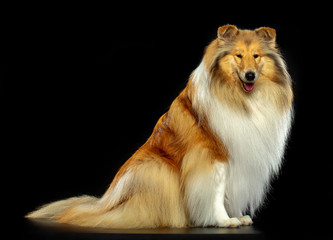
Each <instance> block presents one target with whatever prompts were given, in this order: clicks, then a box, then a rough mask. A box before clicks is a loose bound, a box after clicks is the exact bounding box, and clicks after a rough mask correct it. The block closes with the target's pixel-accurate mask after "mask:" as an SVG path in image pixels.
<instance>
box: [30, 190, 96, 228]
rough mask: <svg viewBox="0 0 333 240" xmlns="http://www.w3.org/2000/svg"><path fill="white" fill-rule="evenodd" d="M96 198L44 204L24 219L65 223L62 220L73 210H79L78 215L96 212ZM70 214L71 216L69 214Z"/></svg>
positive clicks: (80, 198) (85, 197) (87, 197)
mask: <svg viewBox="0 0 333 240" xmlns="http://www.w3.org/2000/svg"><path fill="white" fill-rule="evenodd" d="M97 203H98V198H96V197H91V196H86V195H84V196H80V197H72V198H68V199H65V200H60V201H56V202H52V203H49V204H45V205H43V206H41V207H40V208H38V209H37V210H35V211H33V212H30V213H28V214H27V215H26V216H25V217H26V218H42V219H49V220H53V221H57V222H65V221H62V219H63V218H64V217H65V216H67V217H69V215H73V210H74V209H76V210H79V211H78V212H77V213H76V215H77V214H78V213H80V214H82V213H84V212H85V213H86V214H87V213H90V214H92V213H93V212H96V210H97V211H98V204H97ZM71 213H72V214H71Z"/></svg>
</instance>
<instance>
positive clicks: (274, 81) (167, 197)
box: [27, 25, 293, 228]
mask: <svg viewBox="0 0 333 240" xmlns="http://www.w3.org/2000/svg"><path fill="white" fill-rule="evenodd" d="M275 36H276V35H275V30H274V29H272V28H267V27H262V28H258V29H256V30H254V31H250V30H239V29H238V28H237V27H235V26H233V25H224V26H222V27H220V28H219V29H218V33H217V38H216V39H215V40H213V41H212V42H211V43H210V44H209V45H208V46H207V48H206V50H205V54H204V57H203V59H202V62H201V63H200V65H199V66H198V67H197V69H195V70H194V71H193V73H192V75H191V77H190V79H189V81H188V84H187V86H186V87H185V89H184V90H183V91H182V92H181V93H180V94H179V96H178V97H177V98H176V99H175V100H174V101H173V103H172V104H171V106H170V109H169V110H168V112H167V113H165V114H164V115H163V116H162V117H161V118H160V119H159V120H158V122H157V124H156V126H155V128H154V131H153V133H152V135H151V136H150V138H149V139H148V140H147V142H146V143H145V144H144V145H143V146H142V147H141V148H140V149H138V150H137V151H136V153H135V154H134V155H133V156H132V157H131V158H130V159H128V160H127V161H126V162H125V164H124V165H123V166H122V167H121V168H120V170H119V171H118V173H117V175H116V176H115V178H114V180H113V181H112V183H111V185H110V187H109V189H108V190H107V191H106V193H105V194H104V195H103V196H102V197H101V198H94V197H89V196H82V197H75V198H70V199H67V200H61V201H58V202H54V203H50V204H47V205H45V206H42V207H41V208H40V209H38V210H36V211H34V212H32V213H30V214H28V215H27V217H29V218H48V219H52V220H54V221H57V222H60V223H70V224H77V225H81V226H90V227H106V228H157V227H178V228H180V227H190V226H201V227H204V226H216V227H237V226H240V225H249V224H252V220H251V218H250V217H249V216H244V214H246V213H249V214H251V215H253V214H254V213H255V211H256V209H258V208H259V207H260V205H261V204H262V202H263V200H264V197H265V193H266V191H267V190H268V188H269V182H270V179H271V178H272V177H273V176H274V175H275V174H276V173H277V172H278V170H279V168H280V165H281V161H282V158H283V153H284V148H285V144H286V140H287V137H288V133H289V130H290V125H291V122H292V100H293V93H292V88H291V79H290V76H289V74H288V72H287V70H286V66H285V63H284V61H283V59H282V58H281V55H280V53H279V51H278V49H277V47H276V43H275V38H276V37H275ZM247 71H253V72H254V73H255V77H256V79H255V81H254V85H252V84H253V83H249V82H247V80H246V79H245V77H244V76H245V74H246V72H247ZM249 86H250V87H249ZM253 86H254V87H253ZM251 89H253V90H251ZM248 90H249V91H248Z"/></svg>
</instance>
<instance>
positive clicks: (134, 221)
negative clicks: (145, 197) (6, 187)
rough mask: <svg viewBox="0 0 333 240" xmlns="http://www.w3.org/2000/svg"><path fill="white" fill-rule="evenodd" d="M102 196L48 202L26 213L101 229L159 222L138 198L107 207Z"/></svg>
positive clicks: (149, 225) (139, 226) (150, 224)
mask: <svg viewBox="0 0 333 240" xmlns="http://www.w3.org/2000/svg"><path fill="white" fill-rule="evenodd" d="M101 200H102V199H99V198H95V197H90V196H81V197H72V198H69V199H66V200H60V201H57V202H53V203H49V204H46V205H44V206H42V207H40V208H39V209H37V210H36V211H33V212H31V213H29V214H28V215H26V217H27V218H41V219H48V220H52V221H54V222H58V223H69V224H74V225H78V226H85V227H102V228H154V227H157V226H159V225H160V221H159V220H158V219H157V218H156V219H155V218H152V217H151V215H149V214H148V213H149V212H150V211H147V209H146V208H145V209H141V208H140V207H139V206H140V205H141V204H139V203H138V201H135V200H134V201H133V200H130V201H128V202H126V203H125V202H123V203H121V204H120V205H119V206H117V207H111V208H110V207H107V206H106V204H105V203H103V201H101Z"/></svg>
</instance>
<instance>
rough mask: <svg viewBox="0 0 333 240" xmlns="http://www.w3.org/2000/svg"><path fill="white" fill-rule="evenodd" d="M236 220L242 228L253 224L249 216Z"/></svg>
mask: <svg viewBox="0 0 333 240" xmlns="http://www.w3.org/2000/svg"><path fill="white" fill-rule="evenodd" d="M238 220H239V221H240V222H241V223H242V225H243V226H249V225H252V224H253V221H252V219H251V217H250V216H249V215H246V216H242V217H238Z"/></svg>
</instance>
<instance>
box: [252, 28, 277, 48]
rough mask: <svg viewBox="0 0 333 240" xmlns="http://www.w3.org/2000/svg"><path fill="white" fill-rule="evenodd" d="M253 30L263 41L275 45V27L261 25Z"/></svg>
mask: <svg viewBox="0 0 333 240" xmlns="http://www.w3.org/2000/svg"><path fill="white" fill-rule="evenodd" d="M254 32H255V33H256V34H257V36H258V37H259V38H260V39H262V40H264V41H265V42H267V43H269V44H270V45H272V46H275V38H276V32H275V29H273V28H269V27H261V28H258V29H256V30H254Z"/></svg>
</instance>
